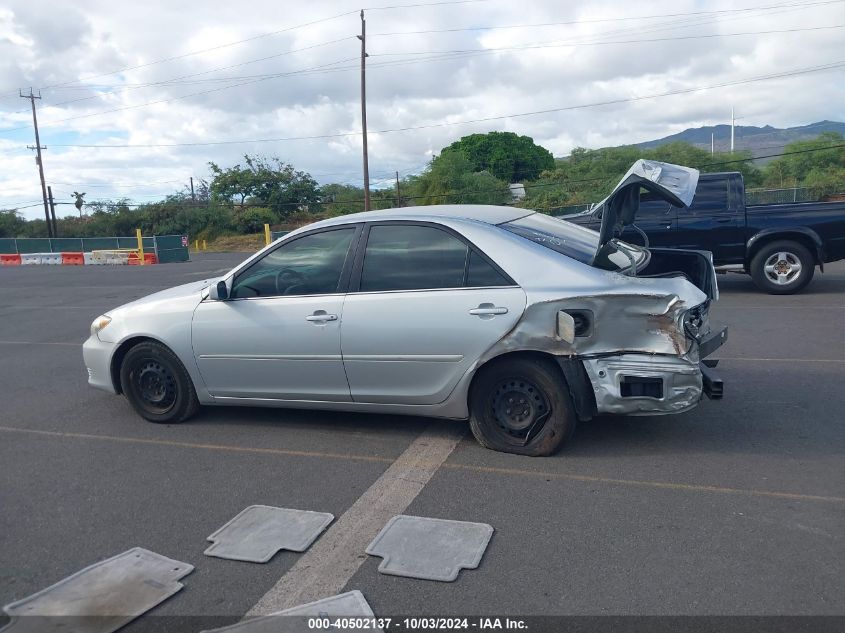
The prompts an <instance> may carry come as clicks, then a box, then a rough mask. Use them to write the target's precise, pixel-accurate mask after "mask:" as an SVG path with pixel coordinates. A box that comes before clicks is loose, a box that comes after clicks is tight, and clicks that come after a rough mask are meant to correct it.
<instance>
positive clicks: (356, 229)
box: [192, 226, 361, 402]
mask: <svg viewBox="0 0 845 633" xmlns="http://www.w3.org/2000/svg"><path fill="white" fill-rule="evenodd" d="M360 230H361V227H360V226H343V227H339V228H332V229H327V230H322V231H317V232H313V233H308V234H305V235H302V236H298V237H296V238H294V239H292V240H290V241H286V242H284V243H282V244H281V245H280V246H279V247H277V248H275V249H273V250H272V251H269V252H268V253H266V254H265V255H264V256H263V257H262V258H261V259H259V260H257V261H255V262H253V263H252V264H251V265H249V266H248V267H247V268H245V269H244V270H242V271H239V272H238V273H237V274H236V275H235V276H234V278H233V280H232V290H231V292H230V293H229V299H227V300H225V301H213V300H205V301H203V302H202V303H200V305H199V307H197V309H196V311H195V312H194V318H193V324H192V343H193V349H194V355H195V357H196V360H197V365H198V367H199V371H200V373H201V374H202V378H203V380H204V382H205V384H206V387H207V388H208V391H209V393H211V395H213V396H217V397H230V398H268V399H283V400H322V401H332V402H348V401H349V400H350V399H351V398H350V395H349V385H348V383H347V382H346V374H345V373H344V370H343V360H342V358H341V353H340V327H341V321H342V316H343V300H344V290H345V284H346V282H347V280H348V277H349V274H350V272H351V267H352V261H351V260H352V256H351V253H352V251H353V247H354V244H355V243H356V242H357V237H358V236H359V234H360ZM344 275H345V277H344Z"/></svg>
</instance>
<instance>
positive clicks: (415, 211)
mask: <svg viewBox="0 0 845 633" xmlns="http://www.w3.org/2000/svg"><path fill="white" fill-rule="evenodd" d="M532 213H535V212H534V211H533V210H531V209H520V208H516V207H501V206H495V205H491V204H433V205H427V206H421V207H402V208H398V209H382V210H379V211H363V212H361V213H350V214H349V215H341V216H338V217H336V218H329V219H328V220H322V221H320V222H316V223H314V224H311V225H309V227H308V228H317V227H322V226H331V225H334V224H348V223H350V222H372V221H373V220H410V219H422V218H438V219H447V218H448V219H460V220H475V221H476V222H484V223H486V224H501V223H503V222H510V221H511V220H516V219H517V218H523V217H525V216H526V215H531V214H532Z"/></svg>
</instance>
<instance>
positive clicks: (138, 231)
mask: <svg viewBox="0 0 845 633" xmlns="http://www.w3.org/2000/svg"><path fill="white" fill-rule="evenodd" d="M135 237H136V238H138V259H139V260H141V261H139V262H138V263H139V264H140V265H141V266H143V265H144V238H143V237H141V229H135Z"/></svg>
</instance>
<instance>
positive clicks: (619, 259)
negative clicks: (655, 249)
mask: <svg viewBox="0 0 845 633" xmlns="http://www.w3.org/2000/svg"><path fill="white" fill-rule="evenodd" d="M499 226H500V227H502V228H503V229H505V230H506V231H510V232H511V233H516V234H517V235H519V236H521V237H524V238H525V239H527V240H531V241H532V242H536V243H537V244H540V245H542V246H545V247H546V248H550V249H552V250H553V251H557V252H558V253H560V254H562V255H566V256H567V257H571V258H572V259H575V260H577V261H579V262H581V263H582V264H587V265H591V266H595V267H596V268H603V269H605V270H613V271H622V270H626V269H629V268H631V258H632V257H633V259H634V261H635V262H636V264H637V266H639V265H640V264H641V263H643V262H644V261H645V260H646V258H647V254H646V251H644V250H643V249H641V248H639V247H637V246H633V245H631V244H627V243H625V242H619V241H618V240H613V242H612V244H613V245H614V246H615V247H616V248H615V249H613V252H610V253H609V254H607V256H606V257H605V256H604V254H603V256H602V257H601V258H600V259H598V260H597V261H595V262H594V261H593V257H595V255H596V250H597V249H598V245H599V234H598V232H597V231H593V230H592V229H588V228H586V227H584V226H579V225H578V224H573V223H571V222H567V221H565V220H560V219H558V218H553V217H552V216H550V215H545V214H543V213H532V214H531V215H527V216H525V217H522V218H519V219H517V220H513V221H511V222H505V223H504V224H500V225H499Z"/></svg>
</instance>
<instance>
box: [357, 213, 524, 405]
mask: <svg viewBox="0 0 845 633" xmlns="http://www.w3.org/2000/svg"><path fill="white" fill-rule="evenodd" d="M362 239H365V240H366V246H365V248H359V256H358V257H357V258H356V265H355V273H354V274H353V280H352V281H351V282H350V293H349V294H348V295H347V298H346V302H345V304H344V313H343V326H342V328H341V344H342V347H343V364H344V367H345V368H346V375H347V378H348V380H349V386H350V390H351V393H352V399H353V401H355V402H374V403H405V404H437V403H440V402H443V401H444V400H446V398H447V397H448V396H449V394H450V393H451V392H452V390H453V389H454V387H455V386H456V385H457V383H458V381H459V380H460V378H461V377H462V376H463V375H464V374H465V373H466V371H467V370H468V369H469V368H470V367H471V366H472V364H473V363H474V362H475V361H476V360H477V359H478V357H479V356H480V355H481V354H482V353H483V352H484V351H486V350H487V349H489V348H490V347H491V346H492V345H493V344H494V343H495V342H496V341H498V340H499V339H500V338H501V337H502V336H504V335H505V334H506V333H507V332H508V331H509V330H510V329H511V328H512V327H513V326H514V325H515V324H516V322H517V321H518V320H519V318H520V317H521V316H522V313H523V311H524V309H525V302H526V298H525V293H524V292H523V290H522V289H521V288H520V287H518V286H517V285H516V284H515V283H514V282H513V280H511V279H510V278H509V277H508V276H507V275H506V274H505V273H504V272H503V271H502V270H501V269H500V268H499V267H498V266H497V265H496V264H495V263H494V262H493V260H492V259H490V258H489V257H488V256H487V255H485V254H484V253H482V252H481V251H480V250H478V249H477V248H476V247H475V246H473V245H471V244H469V243H468V242H467V241H466V240H465V239H463V238H462V237H461V236H459V235H458V234H457V233H455V232H453V231H451V230H450V229H447V228H446V227H443V226H442V225H438V224H433V223H419V222H417V223H414V222H385V223H373V224H371V225H369V226H368V228H367V230H366V231H365V238H362Z"/></svg>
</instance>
